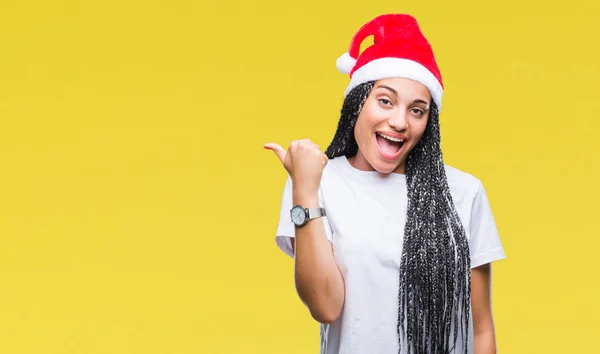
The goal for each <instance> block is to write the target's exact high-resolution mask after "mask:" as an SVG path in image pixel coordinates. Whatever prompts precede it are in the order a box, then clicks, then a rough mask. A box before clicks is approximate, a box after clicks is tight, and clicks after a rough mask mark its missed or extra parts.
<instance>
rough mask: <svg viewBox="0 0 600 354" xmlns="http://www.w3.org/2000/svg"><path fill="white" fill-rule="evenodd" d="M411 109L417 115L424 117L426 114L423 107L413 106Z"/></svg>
mask: <svg viewBox="0 0 600 354" xmlns="http://www.w3.org/2000/svg"><path fill="white" fill-rule="evenodd" d="M410 111H411V112H412V113H413V114H414V115H416V116H417V117H423V115H424V114H425V111H424V110H422V109H421V108H411V110H410Z"/></svg>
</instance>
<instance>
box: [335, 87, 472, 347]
mask: <svg viewBox="0 0 600 354" xmlns="http://www.w3.org/2000/svg"><path fill="white" fill-rule="evenodd" d="M374 85H375V82H374V81H370V82H366V83H363V84H361V85H359V86H357V87H356V88H354V89H353V90H352V91H351V92H350V93H349V94H348V95H347V96H346V99H345V100H344V103H343V106H342V110H341V117H340V120H339V123H338V127H337V131H336V133H335V136H334V138H333V141H332V142H331V144H330V145H329V147H328V148H327V149H326V151H325V154H326V155H327V156H328V157H329V158H334V157H337V156H342V155H343V156H346V157H352V156H355V155H356V154H357V152H358V145H357V143H356V139H355V137H354V125H355V124H356V121H357V119H358V115H359V114H360V111H361V109H362V106H363V104H364V103H365V101H366V99H367V97H368V96H369V94H370V93H371V90H372V89H373V87H374ZM406 179H407V189H408V206H407V215H406V225H405V227H404V239H403V249H402V255H401V260H400V282H399V284H400V286H399V291H398V324H397V330H398V341H399V346H400V352H402V353H409V354H410V353H417V354H422V353H435V354H437V353H449V352H450V351H452V350H453V349H454V345H455V344H456V342H457V340H458V334H459V332H460V333H461V338H462V340H463V341H464V343H463V348H464V350H465V353H467V337H468V336H467V331H468V329H469V313H470V297H471V289H470V284H471V269H470V264H471V260H470V257H469V245H468V242H467V238H466V235H465V231H464V228H463V226H462V223H461V221H460V219H459V216H458V213H457V211H456V209H455V206H454V203H453V201H452V196H451V195H450V188H449V186H448V180H447V178H446V172H445V168H444V163H443V159H442V151H441V146H440V125H439V112H438V108H437V106H436V105H435V103H433V102H432V104H431V110H430V113H429V119H428V121H427V126H426V128H425V132H424V133H423V136H422V137H421V139H420V140H419V142H418V143H417V144H416V145H415V147H414V148H413V150H411V151H410V153H409V155H408V157H407V161H406Z"/></svg>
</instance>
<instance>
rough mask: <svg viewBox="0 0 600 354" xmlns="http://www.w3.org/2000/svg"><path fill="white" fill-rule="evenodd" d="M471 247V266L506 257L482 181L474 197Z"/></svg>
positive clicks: (479, 182)
mask: <svg viewBox="0 0 600 354" xmlns="http://www.w3.org/2000/svg"><path fill="white" fill-rule="evenodd" d="M469 248H470V255H471V268H476V267H479V266H480V265H484V264H487V263H490V262H493V261H497V260H501V259H504V258H506V255H505V254H504V248H503V247H502V243H501V241H500V236H499V235H498V229H497V227H496V221H495V219H494V215H493V213H492V208H491V206H490V203H489V200H488V197H487V193H486V192H485V188H484V187H483V184H482V183H481V181H478V189H477V192H476V194H475V198H474V199H473V205H472V207H471V219H470V236H469Z"/></svg>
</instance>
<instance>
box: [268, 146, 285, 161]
mask: <svg viewBox="0 0 600 354" xmlns="http://www.w3.org/2000/svg"><path fill="white" fill-rule="evenodd" d="M263 147H264V148H265V149H267V150H272V151H273V152H274V153H275V155H277V157H278V158H279V160H280V161H281V163H283V161H285V155H286V151H285V149H284V148H283V147H281V145H279V144H275V143H267V144H265V145H263Z"/></svg>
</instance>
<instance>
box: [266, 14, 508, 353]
mask: <svg viewBox="0 0 600 354" xmlns="http://www.w3.org/2000/svg"><path fill="white" fill-rule="evenodd" d="M371 35H372V36H373V37H374V44H373V45H372V46H370V47H368V48H367V49H365V50H364V51H363V52H362V53H359V50H360V44H361V42H362V41H363V40H364V39H365V38H366V37H368V36H371ZM337 66H338V69H340V71H342V72H344V73H348V74H350V83H349V85H348V87H347V89H346V92H345V99H344V103H343V107H342V110H341V118H340V120H339V123H338V128H337V132H336V134H335V136H334V138H333V141H332V143H331V144H330V146H329V147H328V148H327V149H326V151H325V153H323V152H322V151H321V149H320V148H319V147H318V146H317V145H316V144H314V143H313V142H311V141H310V140H298V141H293V142H291V143H290V144H289V147H288V149H287V151H286V150H285V149H284V148H282V147H281V146H280V145H278V144H275V143H269V144H266V145H265V148H267V149H270V150H273V151H274V152H275V154H276V155H277V156H278V157H279V159H280V160H281V162H282V164H283V166H284V167H285V169H286V170H287V171H288V173H289V178H288V179H287V181H286V184H285V188H284V191H283V198H282V202H281V213H280V221H279V225H278V228H277V234H276V242H277V245H278V246H279V247H280V248H281V249H282V250H283V251H284V252H285V253H287V254H288V255H290V256H293V257H294V260H295V270H294V272H295V282H296V288H297V292H298V295H299V297H300V298H301V300H302V301H303V302H304V303H305V304H306V306H307V308H308V309H309V310H310V313H311V315H312V316H313V318H314V319H315V320H317V321H318V322H320V323H321V353H323V354H333V353H335V354H351V353H352V354H354V353H356V354H359V353H360V354H390V353H416V354H422V353H475V354H486V353H495V352H496V348H495V332H494V324H493V319H492V311H491V300H490V298H491V297H490V288H491V275H490V263H491V262H493V261H496V260H499V259H503V258H504V257H505V255H504V250H503V247H502V244H501V242H500V239H499V236H498V232H497V229H496V225H495V221H494V217H493V214H492V211H491V209H490V205H489V202H488V199H487V196H486V192H485V189H484V187H483V186H482V184H481V182H480V181H479V180H478V179H477V178H476V177H474V176H472V175H470V174H468V173H466V172H462V171H460V170H458V169H456V168H453V167H450V166H448V165H445V164H444V162H443V159H442V152H441V148H440V127H439V121H438V117H439V112H440V110H441V107H442V94H443V84H442V79H441V75H440V72H439V70H438V67H437V64H436V61H435V58H434V55H433V51H432V49H431V47H430V45H429V43H428V41H427V40H426V39H425V37H424V36H423V34H422V33H421V31H420V29H419V26H418V24H417V21H416V20H415V19H414V18H413V17H411V16H409V15H397V14H391V15H382V16H379V17H376V18H375V19H373V20H372V21H370V22H368V23H367V24H365V25H364V26H363V27H362V28H361V29H360V30H359V31H358V32H357V33H356V35H355V36H354V38H353V39H352V42H351V44H350V50H349V52H348V53H346V54H344V55H342V56H341V57H340V58H339V59H338V61H337Z"/></svg>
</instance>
